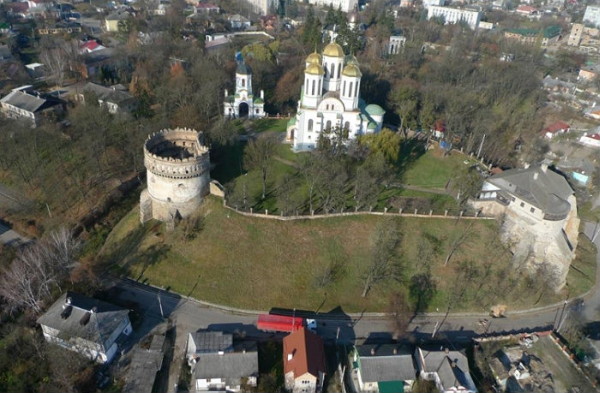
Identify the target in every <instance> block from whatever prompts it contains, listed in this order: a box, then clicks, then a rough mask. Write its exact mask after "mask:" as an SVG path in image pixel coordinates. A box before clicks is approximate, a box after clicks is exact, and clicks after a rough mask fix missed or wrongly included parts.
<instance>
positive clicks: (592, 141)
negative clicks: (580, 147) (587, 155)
mask: <svg viewBox="0 0 600 393" xmlns="http://www.w3.org/2000/svg"><path fill="white" fill-rule="evenodd" d="M579 142H580V143H582V144H584V145H586V146H590V147H600V134H599V133H595V134H589V135H588V134H585V135H583V136H582V137H581V138H579Z"/></svg>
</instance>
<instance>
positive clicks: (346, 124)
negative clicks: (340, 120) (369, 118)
mask: <svg viewBox="0 0 600 393" xmlns="http://www.w3.org/2000/svg"><path fill="white" fill-rule="evenodd" d="M344 129H345V130H349V129H350V122H349V121H347V122H345V123H344Z"/></svg>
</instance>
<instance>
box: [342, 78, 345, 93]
mask: <svg viewBox="0 0 600 393" xmlns="http://www.w3.org/2000/svg"><path fill="white" fill-rule="evenodd" d="M342 95H343V96H345V95H346V81H344V87H342Z"/></svg>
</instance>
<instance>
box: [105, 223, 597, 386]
mask: <svg viewBox="0 0 600 393" xmlns="http://www.w3.org/2000/svg"><path fill="white" fill-rule="evenodd" d="M594 229H595V227H594V225H590V224H587V225H586V226H585V233H586V234H587V235H588V236H589V237H592V236H593V232H594ZM595 244H596V245H597V246H598V248H599V249H600V235H599V236H597V239H595ZM597 263H598V265H599V269H598V270H597V275H598V277H597V282H598V278H600V254H599V255H598V256H597ZM113 284H114V286H113V291H114V294H113V295H114V296H115V297H116V298H118V299H121V300H122V301H126V302H131V303H135V304H136V305H137V307H136V308H137V309H139V310H141V313H142V315H143V319H142V325H141V326H140V327H139V328H138V329H137V331H136V333H135V335H136V338H141V337H143V336H145V335H146V334H148V333H149V332H150V331H151V330H152V329H153V328H155V327H156V326H158V325H159V324H161V323H162V322H163V321H164V320H165V319H166V318H169V319H171V320H172V321H173V322H174V324H175V326H176V338H175V353H174V358H175V359H183V357H184V354H185V345H186V342H187V334H188V333H189V332H194V331H196V330H198V329H201V328H209V329H218V330H222V331H225V332H230V333H238V334H242V335H246V336H248V337H252V338H256V339H259V340H260V339H267V338H269V339H271V338H277V337H279V338H281V337H282V335H277V334H269V333H265V332H261V331H259V330H257V329H256V326H255V322H256V315H255V314H250V313H241V312H231V311H226V310H222V309H217V308H211V307H208V306H207V305H205V304H202V303H201V302H198V301H196V300H193V299H187V298H183V297H181V296H179V295H177V294H173V293H169V292H166V291H162V290H158V289H155V288H152V287H149V286H146V285H143V284H140V283H137V282H135V281H132V280H127V279H124V280H115V281H114V283H113ZM570 318H585V319H586V320H587V321H590V322H591V321H598V320H600V291H598V290H597V288H594V290H593V291H591V293H589V294H588V295H586V297H585V302H584V304H583V305H582V304H581V303H580V302H577V301H574V300H573V299H571V300H569V302H568V303H567V304H559V305H555V306H553V307H546V308H542V309H537V310H530V311H526V312H519V313H516V312H515V313H512V314H509V315H508V316H507V317H506V318H497V319H492V318H489V317H488V316H487V315H484V314H450V315H448V316H445V315H444V314H440V313H433V314H426V315H420V316H417V317H416V318H414V319H413V321H412V322H411V324H410V327H409V330H410V331H411V333H412V335H413V337H414V339H416V340H431V339H432V338H433V337H432V334H433V332H434V331H435V332H436V336H435V337H434V338H435V339H440V340H444V339H448V340H451V341H453V342H469V341H470V340H471V339H472V338H473V337H474V336H480V335H483V334H487V333H490V334H491V333H495V334H499V333H502V332H506V333H508V332H518V331H534V330H547V329H551V328H559V327H561V321H568V320H569V319H570ZM483 319H488V324H487V326H486V325H485V324H482V323H481V322H482V320H483ZM563 323H564V322H563ZM391 330H392V326H391V324H390V321H389V320H388V319H386V318H385V317H374V316H364V317H361V316H360V315H354V314H352V315H345V316H342V317H336V318H335V319H333V318H327V317H324V318H323V319H320V320H319V326H318V333H319V335H321V336H322V337H324V338H325V339H327V340H332V341H333V340H338V342H346V343H354V342H357V341H358V342H361V341H363V340H389V339H390V338H392V335H391V333H390V331H391ZM179 369H180V363H179V362H173V364H172V365H171V372H170V378H169V386H171V387H173V388H174V387H175V384H176V383H177V380H178V376H179V371H180V370H179Z"/></svg>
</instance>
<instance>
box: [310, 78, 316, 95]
mask: <svg viewBox="0 0 600 393" xmlns="http://www.w3.org/2000/svg"><path fill="white" fill-rule="evenodd" d="M311 94H312V95H313V96H314V95H315V80H314V79H313V81H312V93H311Z"/></svg>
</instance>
